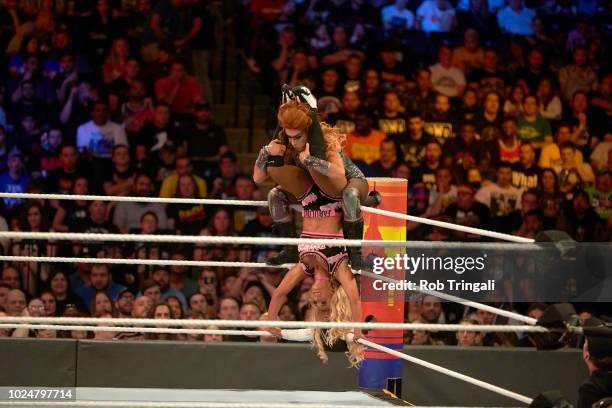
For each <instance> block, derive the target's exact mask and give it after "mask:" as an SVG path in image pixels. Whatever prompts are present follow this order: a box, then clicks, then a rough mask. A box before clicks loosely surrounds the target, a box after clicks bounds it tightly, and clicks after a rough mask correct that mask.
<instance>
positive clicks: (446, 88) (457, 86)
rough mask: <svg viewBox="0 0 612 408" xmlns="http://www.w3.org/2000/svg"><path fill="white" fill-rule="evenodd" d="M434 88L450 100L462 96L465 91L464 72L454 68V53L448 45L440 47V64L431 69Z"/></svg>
mask: <svg viewBox="0 0 612 408" xmlns="http://www.w3.org/2000/svg"><path fill="white" fill-rule="evenodd" d="M429 70H430V71H431V81H432V83H433V88H434V89H435V90H436V91H437V92H439V93H441V94H443V95H446V96H448V97H450V98H454V97H457V96H461V95H462V94H463V90H464V89H465V75H464V73H463V71H462V70H461V69H459V68H457V67H454V66H453V52H452V50H451V49H450V48H449V47H448V46H447V45H444V44H442V45H440V46H439V47H438V63H436V64H435V65H432V66H430V67H429Z"/></svg>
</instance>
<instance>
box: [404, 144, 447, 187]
mask: <svg viewBox="0 0 612 408" xmlns="http://www.w3.org/2000/svg"><path fill="white" fill-rule="evenodd" d="M441 159H442V147H441V146H440V145H439V144H438V142H436V141H433V140H432V141H430V142H428V143H427V144H426V145H425V161H424V162H423V164H421V165H420V166H419V167H417V168H416V169H414V170H413V171H412V172H411V173H410V182H409V184H410V185H416V184H423V185H424V186H425V188H426V189H427V190H428V191H429V192H430V193H431V192H432V191H436V189H437V188H436V170H437V169H438V168H439V167H441V166H442V161H441Z"/></svg>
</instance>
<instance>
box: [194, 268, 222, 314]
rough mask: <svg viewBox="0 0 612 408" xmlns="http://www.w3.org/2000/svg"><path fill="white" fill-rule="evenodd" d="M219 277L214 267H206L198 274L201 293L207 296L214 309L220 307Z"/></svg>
mask: <svg viewBox="0 0 612 408" xmlns="http://www.w3.org/2000/svg"><path fill="white" fill-rule="evenodd" d="M218 282H219V280H218V278H217V273H216V272H215V271H214V270H212V269H207V268H204V269H202V271H200V274H199V276H198V286H199V287H200V289H199V293H201V294H202V295H204V297H205V298H206V304H207V305H208V306H209V307H210V308H211V310H212V311H216V310H217V308H218V303H219V299H218Z"/></svg>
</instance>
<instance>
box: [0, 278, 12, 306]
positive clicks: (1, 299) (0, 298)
mask: <svg viewBox="0 0 612 408" xmlns="http://www.w3.org/2000/svg"><path fill="white" fill-rule="evenodd" d="M11 289H12V288H11V286H10V285H9V284H8V283H6V282H4V281H3V280H0V310H2V311H4V310H6V295H8V293H9V292H10V291H11Z"/></svg>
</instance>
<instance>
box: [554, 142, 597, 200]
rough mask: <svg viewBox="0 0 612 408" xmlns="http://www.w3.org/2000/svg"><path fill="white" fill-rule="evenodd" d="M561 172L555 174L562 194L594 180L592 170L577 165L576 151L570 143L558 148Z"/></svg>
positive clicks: (585, 166) (581, 164)
mask: <svg viewBox="0 0 612 408" xmlns="http://www.w3.org/2000/svg"><path fill="white" fill-rule="evenodd" d="M559 151H560V154H561V170H560V171H559V173H557V178H558V179H559V189H560V190H561V192H563V193H569V192H571V191H572V190H573V189H574V187H576V186H577V185H578V184H580V183H586V184H588V183H592V182H593V181H594V180H595V176H594V175H593V170H592V169H591V166H589V165H588V164H587V163H579V161H578V159H577V152H578V149H576V147H575V146H574V145H573V144H572V142H565V143H564V144H562V145H561V146H560V147H559Z"/></svg>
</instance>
